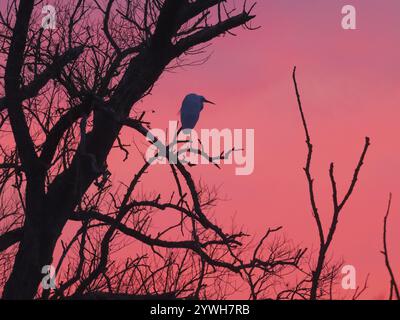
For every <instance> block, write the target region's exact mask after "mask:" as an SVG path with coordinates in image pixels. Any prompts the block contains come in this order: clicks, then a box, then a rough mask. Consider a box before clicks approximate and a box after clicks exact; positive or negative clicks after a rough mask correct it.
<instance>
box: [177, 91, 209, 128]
mask: <svg viewBox="0 0 400 320" xmlns="http://www.w3.org/2000/svg"><path fill="white" fill-rule="evenodd" d="M204 103H211V104H214V103H213V102H211V101H208V100H207V99H206V98H204V97H203V96H200V95H197V94H194V93H191V94H188V95H187V96H186V97H185V99H183V102H182V107H181V110H180V114H181V123H182V127H181V129H180V130H185V131H186V130H191V129H193V128H194V127H195V126H196V124H197V122H198V121H199V118H200V113H201V111H202V110H203V108H204Z"/></svg>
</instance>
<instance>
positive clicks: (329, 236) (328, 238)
mask: <svg viewBox="0 0 400 320" xmlns="http://www.w3.org/2000/svg"><path fill="white" fill-rule="evenodd" d="M293 83H294V87H295V91H296V97H297V103H298V107H299V111H300V115H301V119H302V123H303V127H304V132H305V136H306V144H307V149H308V154H307V160H306V165H305V168H304V172H305V174H306V177H307V183H308V191H309V196H310V202H311V208H312V214H313V217H314V220H315V223H316V226H317V230H318V235H319V253H318V259H317V263H316V266H315V267H314V268H313V270H312V272H311V288H310V299H311V300H315V299H317V297H318V296H321V295H322V296H323V295H324V294H325V292H323V286H322V285H321V275H322V273H323V270H327V268H326V255H327V252H328V250H329V248H330V246H331V244H332V241H333V237H334V235H335V232H336V228H337V226H338V222H339V217H340V214H341V212H342V209H343V208H344V206H345V205H346V203H347V201H348V200H349V199H350V197H351V195H352V193H353V191H354V188H355V186H356V183H357V180H358V176H359V173H360V170H361V167H362V165H363V164H364V160H365V156H366V154H367V151H368V148H369V145H370V139H369V138H368V137H366V138H365V144H364V148H363V151H362V153H361V156H360V159H359V161H358V163H357V166H356V168H355V170H354V173H353V177H352V180H351V182H350V185H349V187H348V189H347V191H346V193H345V195H344V197H343V199H341V200H339V197H338V190H337V185H336V179H335V174H334V164H333V163H331V164H330V167H329V178H330V181H331V186H332V205H333V212H332V220H331V223H330V225H329V230H328V232H327V233H325V230H324V227H323V225H322V222H321V215H320V212H319V210H318V206H317V202H316V197H315V189H314V178H313V176H312V173H311V162H312V156H313V145H312V143H311V137H310V133H309V129H308V126H307V121H306V117H305V115H304V111H303V106H302V103H301V99H300V93H299V88H298V85H297V81H296V67H295V68H294V69H293ZM328 269H329V268H328ZM335 269H337V268H334V269H333V270H335ZM335 273H336V274H337V270H336V271H335ZM335 273H334V274H335ZM329 278H330V279H331V278H332V277H329ZM318 290H322V292H318Z"/></svg>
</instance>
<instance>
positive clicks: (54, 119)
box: [0, 0, 304, 299]
mask: <svg viewBox="0 0 400 320" xmlns="http://www.w3.org/2000/svg"><path fill="white" fill-rule="evenodd" d="M40 3H41V2H40V1H39V2H35V1H34V0H24V1H16V0H10V1H8V3H7V5H6V7H5V10H4V11H3V12H1V15H0V28H1V33H0V34H1V35H0V40H1V42H0V61H5V65H4V64H3V63H1V65H0V76H1V80H2V82H1V85H2V91H3V95H4V96H3V97H1V98H0V114H1V122H0V129H1V134H2V137H1V139H2V144H1V148H0V152H1V162H0V170H1V174H0V188H1V191H2V193H1V195H2V203H3V204H4V205H5V208H4V210H3V211H2V216H1V221H0V222H1V227H2V230H1V236H0V250H1V252H2V254H1V257H2V258H1V259H2V260H1V263H2V265H4V266H7V267H4V271H5V273H4V274H5V277H6V278H5V279H3V280H2V285H4V288H3V298H5V299H32V298H34V297H35V296H36V297H37V296H38V295H39V294H41V296H42V297H43V298H54V299H56V298H67V297H72V298H81V299H84V298H113V297H117V298H137V297H139V298H140V297H148V298H151V297H156V298H159V297H164V298H165V297H171V298H177V297H193V298H208V297H212V296H213V295H214V296H215V295H216V296H217V297H223V296H224V295H225V292H226V290H227V289H226V290H225V289H224V288H223V286H224V279H226V277H229V276H230V275H231V274H232V273H233V274H239V275H244V274H248V273H250V272H254V270H255V269H257V270H261V271H262V272H263V273H264V274H268V275H269V276H270V275H271V274H274V273H275V272H280V271H281V270H282V269H283V268H285V267H295V266H296V265H297V264H298V263H299V260H300V259H301V257H302V256H303V253H304V250H301V249H297V248H289V247H285V249H280V254H279V255H275V252H276V248H275V247H274V246H271V247H270V251H268V249H265V250H264V246H263V244H264V242H265V240H266V238H267V237H268V236H269V235H270V234H272V233H274V232H275V231H277V230H273V229H270V230H269V231H268V233H267V234H266V236H265V237H263V238H262V239H261V241H260V243H259V244H258V245H257V246H256V249H255V251H254V254H253V255H251V256H250V258H249V259H246V257H247V256H246V255H243V252H242V251H240V247H241V246H242V242H241V241H240V239H242V238H244V237H245V236H246V235H245V234H244V233H243V232H241V231H236V232H235V231H234V230H233V231H232V232H231V233H226V232H224V231H222V229H221V228H220V227H219V226H218V225H217V224H216V222H213V221H212V220H211V219H210V218H208V217H207V213H206V210H207V208H209V207H210V206H213V205H214V202H215V198H214V197H213V194H212V192H210V191H208V190H207V189H205V188H204V187H201V186H200V187H198V186H196V183H195V182H194V179H193V177H192V175H191V173H190V172H189V171H188V169H187V168H186V167H185V166H184V165H183V164H182V163H180V162H178V163H177V164H174V165H171V166H170V170H171V173H172V178H173V180H172V181H174V183H175V185H176V191H174V192H172V194H171V195H169V196H168V200H163V199H165V196H161V195H160V194H156V195H155V196H154V195H153V196H151V195H142V197H141V198H139V197H138V188H137V186H138V184H140V183H141V180H142V179H144V176H145V174H146V173H147V172H148V170H149V169H150V168H149V167H150V163H148V162H145V163H144V164H143V166H142V167H141V169H140V170H139V171H138V172H136V173H135V174H134V175H133V177H132V180H131V182H130V184H129V185H128V186H124V188H125V189H126V191H125V192H124V193H121V192H119V193H118V190H121V189H118V188H117V189H115V188H114V186H113V185H112V182H111V181H110V179H109V176H110V174H111V173H110V172H109V170H108V168H107V158H108V156H109V154H110V152H111V150H112V149H113V148H117V149H120V150H122V151H123V152H124V153H127V152H128V151H127V149H126V148H125V146H124V144H123V143H122V142H121V140H120V138H119V134H120V132H121V130H122V129H123V128H131V129H133V130H134V131H135V132H137V133H139V134H141V135H142V136H146V135H147V133H148V129H147V127H146V125H147V123H146V122H145V121H144V117H145V114H137V112H136V110H135V109H134V108H133V106H134V105H135V103H137V102H138V101H140V100H141V99H142V98H143V97H145V96H146V95H147V94H148V93H149V92H150V91H151V89H152V87H153V85H154V83H155V82H156V81H157V79H158V78H159V77H160V75H161V74H162V73H163V72H164V71H165V70H166V69H168V68H172V67H176V66H177V65H178V66H179V65H182V64H183V63H185V60H184V58H188V56H189V58H190V56H191V55H193V54H198V53H201V52H202V51H203V50H204V48H205V47H206V46H207V45H208V43H209V42H210V41H211V40H212V39H214V38H216V37H218V36H220V35H223V34H227V33H231V30H232V29H234V28H236V27H239V26H243V27H245V28H247V29H251V28H252V27H251V25H250V24H249V23H250V21H251V20H252V19H253V18H254V15H252V10H253V8H254V4H248V3H247V1H242V2H241V7H240V9H237V7H236V6H235V3H234V1H222V0H206V1H187V0H164V1H150V0H143V1H127V0H107V1H96V0H93V1H89V0H77V1H73V2H67V3H65V2H61V1H60V2H59V3H58V4H57V9H58V15H57V23H58V27H57V29H55V30H43V29H42V28H41V27H40V26H39V24H38V23H37V21H40V9H41V8H40V7H39V4H40ZM100 18H101V19H100ZM99 19H100V22H99ZM189 63H190V62H189ZM153 143H155V141H153ZM116 190H117V191H116ZM163 212H168V214H171V216H172V215H173V216H174V219H171V221H174V222H173V223H172V224H171V225H169V226H167V227H165V228H164V229H163V230H161V231H160V230H158V233H156V235H154V233H153V232H154V230H153V226H152V223H151V222H152V221H153V220H154V219H156V218H155V217H154V215H157V214H158V215H160V214H162V213H163ZM71 223H75V224H76V223H79V224H80V227H79V228H78V230H77V232H76V235H75V236H73V238H72V239H71V242H70V243H64V242H62V243H61V245H62V255H61V257H60V259H59V261H58V265H57V272H60V273H63V276H61V277H59V278H60V279H61V283H60V284H59V286H58V287H57V288H56V289H55V290H54V291H53V292H50V291H49V290H41V289H40V288H38V287H39V283H40V281H41V279H42V277H43V274H42V273H41V270H42V267H43V266H45V265H50V264H51V263H52V262H53V255H54V250H55V247H56V244H57V243H59V241H60V236H61V234H62V231H63V230H64V228H65V226H66V225H67V224H71ZM179 233H180V234H181V237H182V239H183V240H176V239H175V240H174V239H173V237H174V236H176V235H177V234H179ZM121 237H123V239H125V240H121V241H127V240H126V239H133V240H136V241H137V242H138V243H141V244H142V245H143V246H145V247H146V248H147V249H145V250H144V252H143V254H139V253H138V254H137V255H136V257H135V258H131V257H129V258H127V259H126V261H125V264H119V263H118V262H117V261H119V260H118V259H116V258H114V259H113V254H116V252H118V251H119V248H118V245H117V244H116V243H118V239H120V238H121ZM116 247H117V248H116ZM260 252H261V253H262V256H263V257H264V258H261V257H260V256H259V255H258V254H259V253H260ZM268 252H270V255H268V254H267V253H268ZM3 261H4V263H3ZM7 270H8V271H9V272H8V271H7ZM246 270H249V271H246ZM243 272H245V273H244V274H243ZM228 273H229V274H228ZM210 282H212V284H213V285H214V286H220V290H218V291H217V293H216V294H213V293H210V292H211V291H210V290H207V287H208V284H210ZM228 283H229V282H225V286H227V285H228ZM214 291H215V290H214ZM253 291H254V290H253ZM253 297H254V298H255V296H254V294H253Z"/></svg>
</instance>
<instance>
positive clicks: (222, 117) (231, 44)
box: [110, 0, 400, 298]
mask: <svg viewBox="0 0 400 320" xmlns="http://www.w3.org/2000/svg"><path fill="white" fill-rule="evenodd" d="M346 4H352V5H354V6H355V7H356V9H357V30H343V29H342V28H341V17H342V15H341V8H342V7H343V6H344V5H346ZM256 14H257V18H256V20H255V21H256V22H255V25H259V26H261V28H260V29H259V30H256V31H251V32H250V31H242V30H238V31H237V34H238V36H237V37H231V36H227V37H224V38H219V39H217V40H214V43H213V45H212V46H211V47H210V48H209V49H208V51H209V52H210V53H212V55H211V58H210V60H209V61H208V62H207V63H205V64H204V65H201V66H195V67H185V68H184V69H178V70H174V72H171V73H167V74H164V75H163V77H162V79H161V80H160V81H159V82H158V83H157V85H156V87H155V88H154V90H153V92H152V95H151V96H149V97H146V98H145V100H144V101H143V103H142V105H140V106H138V107H137V109H140V110H152V109H154V110H156V112H155V113H153V114H151V113H149V114H148V116H147V120H149V121H151V122H152V127H156V128H165V127H167V125H168V120H176V119H177V112H178V110H179V107H180V103H181V101H182V98H183V97H184V96H185V94H187V93H189V92H196V93H199V94H202V95H204V96H206V97H207V98H209V99H210V100H213V101H215V102H216V103H217V106H216V107H207V108H205V110H204V111H203V113H202V115H201V120H200V122H199V124H198V128H214V127H215V128H219V129H223V128H243V129H245V128H254V129H255V140H256V145H255V171H254V173H253V174H252V175H250V176H241V177H239V176H236V175H235V174H234V167H233V166H231V165H230V166H226V167H223V169H222V170H218V169H216V168H215V167H214V166H202V167H196V168H194V169H192V172H193V173H194V175H195V176H196V177H197V178H198V179H200V178H201V179H202V181H203V182H207V184H209V185H211V186H218V187H219V188H220V189H219V190H220V191H219V192H220V196H221V197H222V198H224V199H225V200H224V201H221V202H220V203H219V205H218V206H217V208H216V209H215V216H216V218H217V220H218V221H219V222H220V223H222V224H224V222H226V224H227V225H228V226H229V224H230V222H231V218H232V217H235V221H236V223H237V224H239V225H244V226H245V229H246V230H248V231H249V232H251V233H255V234H257V235H258V236H261V234H262V233H263V232H264V231H265V229H266V228H267V227H270V226H278V225H282V226H284V233H285V234H286V235H287V236H288V237H289V238H290V239H293V241H295V242H296V243H299V244H302V245H304V246H308V247H314V248H316V247H317V245H318V237H317V230H316V227H315V225H314V221H313V218H312V215H311V210H310V205H309V201H308V193H307V185H306V180H305V176H304V172H303V170H302V168H303V166H304V163H305V156H306V146H305V143H304V140H305V139H304V133H303V128H302V126H301V122H300V118H299V113H298V109H297V105H296V101H295V95H294V90H293V84H292V80H291V71H292V68H293V66H294V65H297V67H298V82H299V85H300V88H301V93H302V98H303V105H304V109H305V113H306V116H307V118H308V123H309V127H310V131H311V135H312V140H313V143H314V145H315V151H314V163H313V172H314V175H315V178H316V190H317V191H316V192H317V200H318V202H319V204H318V207H319V208H320V210H321V212H322V216H323V218H324V219H325V222H326V224H325V225H326V226H327V223H328V221H329V220H328V219H330V217H331V212H332V211H331V193H330V185H329V177H328V169H329V164H330V162H331V161H334V162H335V165H336V176H337V181H338V185H339V188H340V189H339V191H340V190H341V191H342V192H343V191H344V189H345V188H346V187H347V186H348V184H349V182H350V180H351V175H352V170H353V169H354V168H355V165H356V163H357V161H358V157H359V155H360V152H361V150H362V147H363V143H364V137H365V136H369V137H371V141H372V144H371V148H370V150H369V153H368V155H367V159H366V163H365V166H364V167H363V169H362V172H361V175H360V179H359V184H358V185H357V187H356V191H355V192H354V194H353V196H352V198H351V200H350V202H349V203H348V205H347V207H346V208H345V210H344V212H343V215H342V216H341V219H340V224H339V228H338V232H337V235H336V238H335V240H334V246H333V250H332V251H331V253H333V254H334V257H335V258H337V259H339V260H340V259H342V258H343V259H344V261H345V263H346V264H351V265H354V266H355V267H356V270H357V281H358V284H359V285H360V286H361V285H362V284H363V281H364V279H365V276H366V274H367V273H370V281H369V289H368V291H367V293H366V295H365V296H364V297H368V298H384V297H387V295H388V288H389V278H388V275H387V273H386V270H385V266H384V260H383V256H382V255H381V254H380V250H381V249H382V223H383V216H384V213H385V209H386V205H387V199H388V194H389V192H393V197H394V199H393V207H392V208H393V210H392V216H391V218H390V227H389V242H390V245H389V250H390V252H391V258H392V260H393V264H394V265H395V270H398V266H400V254H399V250H400V245H399V240H400V238H399V231H400V227H399V226H400V166H399V163H400V152H399V151H398V148H399V146H400V142H399V140H398V135H399V125H398V124H399V120H400V119H399V117H400V111H399V106H400V90H399V85H400V79H399V77H398V75H399V74H400V63H399V59H400V45H399V44H398V41H399V32H400V20H399V19H398V16H399V14H400V3H399V2H398V1H396V0H390V1H388V0H385V1H373V0H363V1H355V0H354V1H336V0H330V1H312V0H303V1H293V0H279V1H260V2H259V3H258V4H257V7H256ZM131 134H132V132H131V131H126V132H125V135H124V142H125V143H131V142H132V141H133V139H132V136H131ZM137 139H140V138H139V137H138V138H137ZM135 141H136V140H135ZM122 157H123V155H122V154H116V155H115V156H114V158H113V159H112V161H111V163H110V164H111V167H112V168H113V164H115V165H118V166H120V167H119V168H116V167H115V168H113V170H114V171H113V173H114V178H115V179H117V180H123V179H124V177H125V176H130V175H131V174H132V173H133V172H134V171H132V167H130V166H129V165H120V164H121V159H122ZM166 171H168V170H167V168H163V167H162V166H159V167H157V168H153V169H152V173H150V174H149V175H148V176H147V178H146V182H145V185H146V184H147V186H148V188H149V190H152V189H164V188H165V190H167V189H168V188H169V184H166V183H163V181H164V180H163V179H160V176H162V174H163V172H166ZM165 181H169V180H165ZM396 256H397V258H396ZM396 267H397V269H396ZM397 275H398V276H400V275H399V274H398V273H397ZM340 294H342V295H346V292H344V291H343V293H342V292H340Z"/></svg>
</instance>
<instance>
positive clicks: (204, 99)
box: [199, 96, 215, 105]
mask: <svg viewBox="0 0 400 320" xmlns="http://www.w3.org/2000/svg"><path fill="white" fill-rule="evenodd" d="M199 98H200V100H201V103H203V104H204V103H209V104H212V105H215V103H214V102H212V101H210V100H208V99H206V98H205V97H203V96H199Z"/></svg>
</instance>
